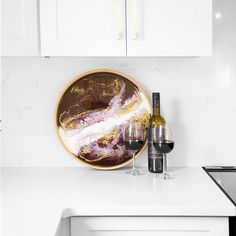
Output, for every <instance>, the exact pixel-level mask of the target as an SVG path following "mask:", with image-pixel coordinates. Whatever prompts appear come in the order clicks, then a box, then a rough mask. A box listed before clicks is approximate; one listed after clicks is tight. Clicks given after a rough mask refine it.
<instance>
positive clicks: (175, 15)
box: [127, 0, 212, 56]
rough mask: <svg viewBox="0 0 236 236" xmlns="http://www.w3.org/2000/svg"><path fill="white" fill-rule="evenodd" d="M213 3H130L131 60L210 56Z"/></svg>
mask: <svg viewBox="0 0 236 236" xmlns="http://www.w3.org/2000/svg"><path fill="white" fill-rule="evenodd" d="M211 53H212V0H127V55H128V56H210V55H211Z"/></svg>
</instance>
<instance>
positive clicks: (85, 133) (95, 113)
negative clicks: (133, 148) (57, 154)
mask: <svg viewBox="0 0 236 236" xmlns="http://www.w3.org/2000/svg"><path fill="white" fill-rule="evenodd" d="M150 114H151V106H150V102H149V100H148V98H147V96H146V95H145V93H144V91H143V89H142V88H141V87H140V86H138V85H137V84H136V83H135V82H134V81H133V80H132V79H130V78H129V77H128V76H126V75H123V74H121V73H119V72H115V71H110V70H96V71H91V72H88V73H85V74H83V75H81V76H79V77H77V78H76V79H75V80H73V81H72V82H71V83H70V84H69V85H68V86H67V87H66V88H65V90H64V91H63V92H62V94H61V96H60V98H59V101H58V106H57V108H56V115H55V119H56V120H55V124H56V130H57V134H58V136H59V139H60V141H61V142H62V144H63V145H64V147H65V148H66V149H67V151H68V152H69V153H70V154H72V155H73V156H74V157H75V158H76V159H78V160H80V161H81V162H82V163H84V164H86V165H88V166H90V167H93V168H96V169H104V170H105V169H107V170H108V169H116V168H119V167H122V166H124V165H126V164H128V163H129V162H130V161H131V160H132V154H131V153H130V152H129V151H128V150H127V149H126V148H125V146H124V144H123V129H124V126H125V124H126V123H127V122H129V120H131V119H136V120H137V121H138V122H140V123H142V124H144V125H145V126H148V122H149V117H150ZM144 148H145V147H144ZM144 148H143V149H144ZM143 149H142V150H140V151H139V152H142V151H143ZM137 154H138V153H137Z"/></svg>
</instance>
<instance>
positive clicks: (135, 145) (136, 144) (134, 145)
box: [124, 139, 145, 151]
mask: <svg viewBox="0 0 236 236" xmlns="http://www.w3.org/2000/svg"><path fill="white" fill-rule="evenodd" d="M124 143H125V147H126V148H127V149H128V150H131V151H138V150H140V149H141V148H142V147H143V145H144V143H145V142H144V140H138V139H133V140H132V139H130V140H125V141H124Z"/></svg>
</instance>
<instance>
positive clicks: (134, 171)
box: [126, 168, 145, 176]
mask: <svg viewBox="0 0 236 236" xmlns="http://www.w3.org/2000/svg"><path fill="white" fill-rule="evenodd" d="M126 174H128V175H133V176H139V175H144V174H145V171H143V170H139V169H137V168H132V169H131V170H129V171H127V172H126Z"/></svg>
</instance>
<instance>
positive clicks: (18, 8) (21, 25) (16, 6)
mask: <svg viewBox="0 0 236 236" xmlns="http://www.w3.org/2000/svg"><path fill="white" fill-rule="evenodd" d="M1 7H2V8H1V26H2V32H1V47H2V50H1V56H37V55H38V22H37V0H2V1H1Z"/></svg>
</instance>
